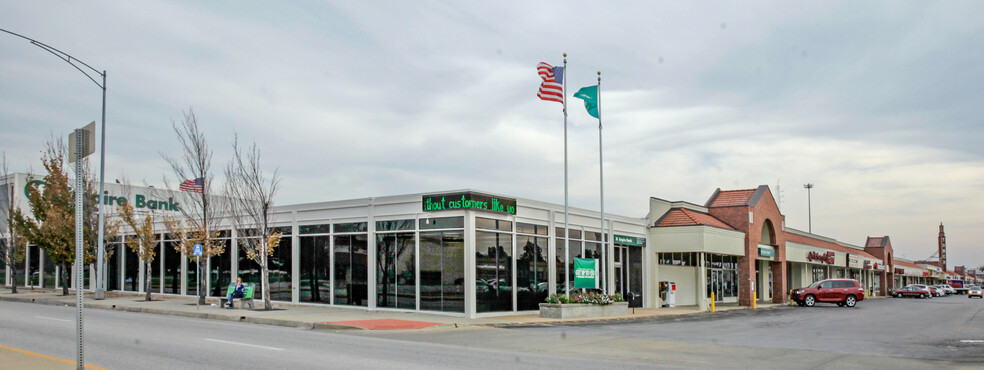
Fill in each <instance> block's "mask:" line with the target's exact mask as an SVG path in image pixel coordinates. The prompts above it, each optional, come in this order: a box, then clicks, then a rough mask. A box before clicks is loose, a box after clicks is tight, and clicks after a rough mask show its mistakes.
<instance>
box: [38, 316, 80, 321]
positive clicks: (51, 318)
mask: <svg viewBox="0 0 984 370" xmlns="http://www.w3.org/2000/svg"><path fill="white" fill-rule="evenodd" d="M34 317H37V318H39V319H45V320H55V321H61V322H75V321H74V320H65V319H56V318H54V317H47V316H34Z"/></svg>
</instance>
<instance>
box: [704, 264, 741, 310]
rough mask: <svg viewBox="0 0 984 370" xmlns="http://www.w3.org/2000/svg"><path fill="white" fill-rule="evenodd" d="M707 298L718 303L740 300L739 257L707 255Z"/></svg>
mask: <svg viewBox="0 0 984 370" xmlns="http://www.w3.org/2000/svg"><path fill="white" fill-rule="evenodd" d="M704 258H705V260H704V263H705V264H706V266H707V268H706V274H707V276H706V278H707V281H706V283H707V297H708V298H710V296H711V293H712V292H713V293H714V300H715V301H716V302H723V301H725V300H729V299H736V298H738V256H728V255H721V254H710V253H708V254H705V255H704Z"/></svg>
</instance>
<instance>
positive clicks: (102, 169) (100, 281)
mask: <svg viewBox="0 0 984 370" xmlns="http://www.w3.org/2000/svg"><path fill="white" fill-rule="evenodd" d="M0 31H3V32H6V33H8V34H10V35H13V36H17V37H20V38H22V39H24V40H27V41H30V42H31V44H32V45H34V46H37V47H39V48H41V49H44V50H45V51H47V52H49V53H51V54H53V55H54V56H56V57H58V58H59V59H61V60H64V61H65V62H66V63H68V64H71V65H72V67H75V69H77V70H78V71H79V72H82V74H84V75H85V77H88V78H89V80H91V81H92V83H94V84H96V86H99V88H100V89H102V127H101V128H100V131H101V136H102V139H101V140H99V146H100V148H99V193H98V194H96V202H98V203H97V204H98V205H99V236H98V238H97V239H96V248H97V249H98V250H97V252H96V291H95V298H96V299H103V298H105V295H106V287H105V286H106V281H105V279H104V276H105V273H106V272H105V271H104V269H103V257H104V255H105V250H104V247H103V237H104V235H105V230H104V226H105V211H104V209H103V203H104V201H105V198H104V195H103V193H104V191H105V187H106V181H105V179H106V70H103V71H102V72H100V71H99V70H97V69H95V68H92V66H90V65H88V64H86V63H85V62H83V61H81V60H78V58H75V57H73V56H71V55H69V54H68V53H65V52H63V51H61V50H58V49H55V48H54V47H51V46H49V45H48V44H45V43H43V42H41V41H38V40H35V39H32V38H30V37H27V36H24V35H21V34H18V33H14V32H10V31H7V30H5V29H2V28H0ZM76 62H78V63H79V64H81V65H82V66H84V67H85V68H88V69H89V70H91V71H92V72H94V73H95V74H96V75H98V76H100V77H102V83H101V84H100V83H99V81H98V80H96V79H95V78H94V77H93V75H91V74H89V73H90V72H86V70H85V69H82V68H81V67H79V65H78V64H75V63H76ZM80 285H81V284H80Z"/></svg>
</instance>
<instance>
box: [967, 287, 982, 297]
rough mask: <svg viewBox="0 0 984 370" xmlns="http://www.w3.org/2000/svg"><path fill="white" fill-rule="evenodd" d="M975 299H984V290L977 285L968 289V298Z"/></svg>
mask: <svg viewBox="0 0 984 370" xmlns="http://www.w3.org/2000/svg"><path fill="white" fill-rule="evenodd" d="M974 297H977V298H984V290H981V287H979V286H977V285H972V286H970V287H969V288H967V298H974Z"/></svg>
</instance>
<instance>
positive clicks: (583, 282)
mask: <svg viewBox="0 0 984 370" xmlns="http://www.w3.org/2000/svg"><path fill="white" fill-rule="evenodd" d="M598 275H599V274H598V260H596V259H588V258H575V259H574V289H599V286H600V284H599V283H598V280H599V279H598Z"/></svg>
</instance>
